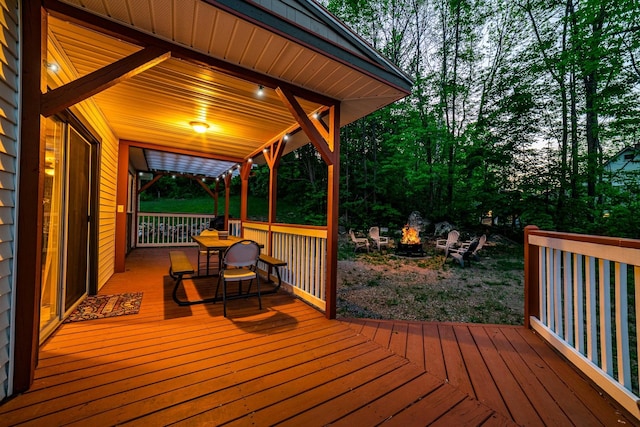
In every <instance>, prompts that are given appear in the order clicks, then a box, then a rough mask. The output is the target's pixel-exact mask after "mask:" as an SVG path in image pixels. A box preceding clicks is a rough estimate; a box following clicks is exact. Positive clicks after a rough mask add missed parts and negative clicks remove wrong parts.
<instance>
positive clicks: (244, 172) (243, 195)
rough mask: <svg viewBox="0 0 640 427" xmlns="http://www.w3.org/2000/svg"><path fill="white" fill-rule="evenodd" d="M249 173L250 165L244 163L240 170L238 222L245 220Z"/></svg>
mask: <svg viewBox="0 0 640 427" xmlns="http://www.w3.org/2000/svg"><path fill="white" fill-rule="evenodd" d="M250 173H251V163H249V162H244V163H243V164H242V167H241V168H240V181H241V183H242V185H241V188H240V220H241V221H243V222H244V221H246V220H247V198H248V197H249V175H250Z"/></svg>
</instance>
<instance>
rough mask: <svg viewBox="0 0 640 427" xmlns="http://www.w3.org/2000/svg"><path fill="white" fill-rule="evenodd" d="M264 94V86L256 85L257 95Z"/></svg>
mask: <svg viewBox="0 0 640 427" xmlns="http://www.w3.org/2000/svg"><path fill="white" fill-rule="evenodd" d="M262 95H264V86H262V85H260V86H258V96H262Z"/></svg>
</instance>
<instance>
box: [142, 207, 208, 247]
mask: <svg viewBox="0 0 640 427" xmlns="http://www.w3.org/2000/svg"><path fill="white" fill-rule="evenodd" d="M213 218H215V216H214V215H202V214H168V213H147V212H140V213H138V227H137V229H138V234H137V236H138V237H137V246H138V247H150V246H193V245H195V242H194V241H193V240H191V236H192V235H194V234H200V232H201V231H202V230H204V229H205V228H207V227H208V226H209V222H210V221H211V220H212V219H213Z"/></svg>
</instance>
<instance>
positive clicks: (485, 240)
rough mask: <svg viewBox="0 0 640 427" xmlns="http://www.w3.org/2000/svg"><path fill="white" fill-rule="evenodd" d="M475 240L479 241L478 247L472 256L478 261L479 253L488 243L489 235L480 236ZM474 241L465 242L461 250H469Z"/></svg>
mask: <svg viewBox="0 0 640 427" xmlns="http://www.w3.org/2000/svg"><path fill="white" fill-rule="evenodd" d="M473 240H477V241H478V246H477V247H476V250H475V251H473V254H472V256H473V258H474V259H476V260H477V259H478V251H480V249H482V247H483V246H484V244H485V243H487V235H486V234H483V235H482V236H480V238H478V239H473ZM473 240H468V241H466V242H463V243H462V245H460V246H461V248H468V247H469V246H471V244H472V243H473Z"/></svg>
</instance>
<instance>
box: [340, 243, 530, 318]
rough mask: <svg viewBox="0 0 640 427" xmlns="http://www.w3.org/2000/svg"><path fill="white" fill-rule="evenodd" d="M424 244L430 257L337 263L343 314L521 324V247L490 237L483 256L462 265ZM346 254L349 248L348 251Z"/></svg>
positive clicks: (361, 257) (365, 257) (382, 256)
mask: <svg viewBox="0 0 640 427" xmlns="http://www.w3.org/2000/svg"><path fill="white" fill-rule="evenodd" d="M433 247H434V244H433V242H426V243H425V250H426V256H425V257H422V258H406V257H399V256H396V255H395V254H394V253H393V249H391V250H389V251H388V252H384V251H383V252H382V253H378V252H372V253H371V254H366V253H362V254H361V253H358V254H356V255H355V256H351V258H352V259H348V260H341V261H339V262H338V299H337V312H338V317H339V318H352V317H364V318H370V319H396V320H425V321H439V322H446V321H451V322H471V323H485V324H513V325H521V324H522V323H523V319H524V262H523V256H522V246H521V245H517V244H515V243H512V242H508V241H505V240H504V239H499V238H498V237H493V238H489V240H488V243H487V245H486V246H485V247H483V248H482V250H481V251H480V252H479V255H480V259H479V260H478V261H472V263H471V265H470V266H466V267H464V268H463V267H461V266H460V265H459V264H458V263H455V262H454V261H453V260H452V259H451V258H450V257H449V258H448V259H447V261H446V262H444V263H443V261H444V256H443V255H444V254H443V253H441V252H440V253H437V252H435V250H433V249H430V248H433ZM345 252H347V253H348V251H345Z"/></svg>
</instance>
